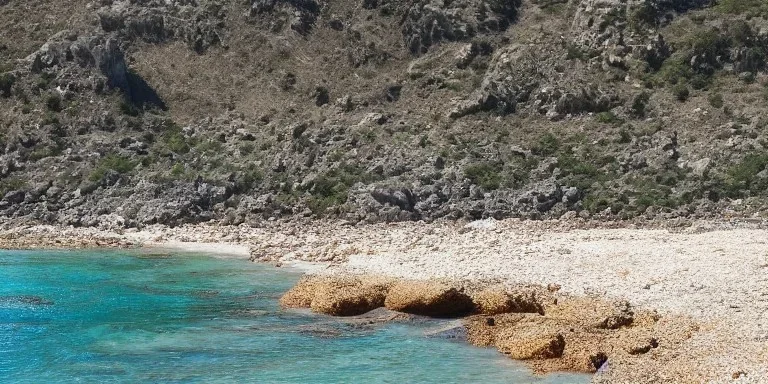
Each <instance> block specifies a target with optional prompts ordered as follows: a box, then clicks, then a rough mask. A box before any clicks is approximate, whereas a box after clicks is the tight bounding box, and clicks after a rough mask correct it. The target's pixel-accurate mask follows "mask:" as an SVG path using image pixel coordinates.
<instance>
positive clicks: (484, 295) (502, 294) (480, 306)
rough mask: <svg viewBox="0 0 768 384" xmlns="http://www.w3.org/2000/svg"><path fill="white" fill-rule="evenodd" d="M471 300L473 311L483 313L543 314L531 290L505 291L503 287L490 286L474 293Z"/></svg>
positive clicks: (542, 309) (534, 293)
mask: <svg viewBox="0 0 768 384" xmlns="http://www.w3.org/2000/svg"><path fill="white" fill-rule="evenodd" d="M472 301H473V302H474V303H475V311H476V312H477V313H481V314H484V315H498V314H501V313H539V314H544V307H543V305H542V304H541V302H540V299H539V298H538V297H537V294H536V292H534V291H533V290H527V289H517V290H513V291H506V290H504V289H503V288H490V289H485V290H482V291H480V292H478V293H476V294H474V295H473V296H472Z"/></svg>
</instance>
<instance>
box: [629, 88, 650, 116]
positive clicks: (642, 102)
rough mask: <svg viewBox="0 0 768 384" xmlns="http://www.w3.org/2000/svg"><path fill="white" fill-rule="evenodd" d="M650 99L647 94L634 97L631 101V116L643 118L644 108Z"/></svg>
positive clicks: (643, 93) (642, 93)
mask: <svg viewBox="0 0 768 384" xmlns="http://www.w3.org/2000/svg"><path fill="white" fill-rule="evenodd" d="M650 99H651V95H650V94H648V92H641V93H640V94H638V95H636V96H635V98H634V99H633V100H632V107H631V110H632V114H633V115H635V116H637V117H643V116H645V112H646V107H647V106H648V101H650Z"/></svg>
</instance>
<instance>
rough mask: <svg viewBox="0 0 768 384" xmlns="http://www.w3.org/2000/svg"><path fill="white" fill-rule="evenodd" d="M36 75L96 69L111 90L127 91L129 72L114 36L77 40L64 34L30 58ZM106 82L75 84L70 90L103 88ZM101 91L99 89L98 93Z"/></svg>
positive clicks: (51, 40) (76, 37) (70, 33)
mask: <svg viewBox="0 0 768 384" xmlns="http://www.w3.org/2000/svg"><path fill="white" fill-rule="evenodd" d="M26 60H27V62H28V63H29V69H30V70H31V71H32V72H36V73H37V72H42V71H44V70H56V69H57V68H58V69H60V68H64V67H75V68H79V69H80V70H88V69H96V70H98V71H99V72H100V74H101V75H103V76H104V77H105V82H106V83H107V85H109V86H110V87H114V88H120V89H124V90H127V89H128V88H129V83H128V68H127V65H126V63H125V58H124V56H123V52H122V50H121V49H120V46H119V44H118V42H117V40H116V39H114V38H112V37H110V36H99V35H97V36H79V37H78V36H77V35H76V34H74V33H72V32H69V31H63V32H60V33H58V34H56V35H54V36H53V37H52V38H51V39H50V40H49V41H48V42H47V43H45V44H44V45H43V46H42V47H40V49H38V50H37V51H36V52H34V53H32V54H31V55H29V56H28V57H27V59H26ZM73 81H74V80H73ZM103 83H104V82H98V81H96V82H92V83H91V84H81V82H78V83H77V84H74V83H72V84H71V85H70V86H69V87H70V88H75V89H78V88H83V87H84V86H90V87H91V88H100V87H101V86H103ZM95 90H98V89H95Z"/></svg>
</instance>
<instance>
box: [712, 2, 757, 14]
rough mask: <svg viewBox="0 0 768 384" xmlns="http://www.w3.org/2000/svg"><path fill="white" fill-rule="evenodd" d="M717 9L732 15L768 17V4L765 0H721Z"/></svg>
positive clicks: (716, 6)
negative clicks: (746, 14)
mask: <svg viewBox="0 0 768 384" xmlns="http://www.w3.org/2000/svg"><path fill="white" fill-rule="evenodd" d="M715 9H716V10H717V11H719V12H722V13H730V14H742V13H748V14H750V15H752V16H761V15H768V3H766V2H765V0H720V1H718V2H717V5H715Z"/></svg>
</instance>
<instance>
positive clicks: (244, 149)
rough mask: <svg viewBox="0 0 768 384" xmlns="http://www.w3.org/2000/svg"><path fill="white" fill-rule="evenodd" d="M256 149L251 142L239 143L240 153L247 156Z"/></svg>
mask: <svg viewBox="0 0 768 384" xmlns="http://www.w3.org/2000/svg"><path fill="white" fill-rule="evenodd" d="M255 149H256V145H255V144H253V143H243V144H240V154H242V155H244V156H248V155H250V154H251V153H253V151H254V150H255Z"/></svg>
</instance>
